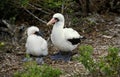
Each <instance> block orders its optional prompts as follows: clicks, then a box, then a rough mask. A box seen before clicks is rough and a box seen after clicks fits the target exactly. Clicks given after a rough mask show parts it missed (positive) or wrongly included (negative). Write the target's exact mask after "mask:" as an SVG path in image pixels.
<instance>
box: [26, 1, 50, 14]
mask: <svg viewBox="0 0 120 77" xmlns="http://www.w3.org/2000/svg"><path fill="white" fill-rule="evenodd" d="M28 5H30V6H31V7H33V8H35V9H37V10H40V11H41V12H44V13H46V14H50V13H49V12H47V11H44V10H42V9H41V8H38V7H36V6H34V5H32V4H30V3H28Z"/></svg>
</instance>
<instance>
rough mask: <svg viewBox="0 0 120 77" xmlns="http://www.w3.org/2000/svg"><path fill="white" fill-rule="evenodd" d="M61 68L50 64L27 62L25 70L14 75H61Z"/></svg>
mask: <svg viewBox="0 0 120 77" xmlns="http://www.w3.org/2000/svg"><path fill="white" fill-rule="evenodd" d="M61 73H62V72H61V70H59V69H55V68H53V67H51V66H48V65H42V66H39V65H37V64H36V63H35V62H28V63H26V64H25V70H23V71H21V72H16V73H15V74H14V77H59V76H60V74H61Z"/></svg>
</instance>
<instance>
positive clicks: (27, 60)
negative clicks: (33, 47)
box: [22, 57, 33, 62]
mask: <svg viewBox="0 0 120 77" xmlns="http://www.w3.org/2000/svg"><path fill="white" fill-rule="evenodd" d="M32 60H33V58H27V57H25V58H24V59H23V60H22V61H23V62H29V61H32Z"/></svg>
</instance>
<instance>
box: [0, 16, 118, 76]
mask: <svg viewBox="0 0 120 77" xmlns="http://www.w3.org/2000/svg"><path fill="white" fill-rule="evenodd" d="M86 19H87V20H89V21H90V22H94V24H92V23H88V22H87V23H86V20H85V21H83V22H82V24H81V23H79V22H78V24H79V25H80V24H81V25H80V26H70V27H72V28H74V29H75V30H77V31H78V32H79V33H80V34H81V35H84V36H85V37H86V39H83V40H82V42H81V43H80V45H79V46H81V45H92V46H93V48H94V53H93V57H94V58H95V59H97V58H99V57H100V56H105V55H107V49H108V47H110V46H115V47H118V48H120V16H119V15H99V16H98V15H95V16H92V17H89V18H86ZM90 19H91V20H90ZM38 27H39V28H40V29H41V30H43V32H44V34H45V37H44V38H45V39H47V40H48V38H49V36H50V32H51V29H52V27H46V25H42V26H40V25H38ZM21 35H22V34H21ZM0 36H1V35H0ZM14 37H17V38H18V36H14ZM25 41H26V37H25V36H24V35H22V38H21V39H17V40H14V39H11V37H7V35H6V36H1V37H0V42H4V44H5V45H4V46H2V47H1V49H0V77H12V76H13V74H14V73H15V72H16V71H20V70H21V69H23V62H22V59H23V58H24V57H25ZM48 44H49V55H48V56H47V57H46V58H45V63H46V64H48V65H51V66H53V67H54V68H60V69H61V70H63V71H64V72H65V73H64V74H63V75H61V77H72V76H73V75H74V74H82V73H83V74H85V73H87V70H86V69H85V68H84V66H83V65H82V64H81V63H80V62H78V61H74V60H71V61H70V62H63V61H52V60H51V59H50V58H49V57H50V55H51V54H53V53H55V52H56V51H57V48H55V47H54V46H53V45H52V44H51V42H50V41H49V42H48ZM79 46H78V48H79ZM78 48H76V49H75V50H74V52H77V54H76V55H74V56H77V55H78V52H79V50H78ZM74 56H73V57H74Z"/></svg>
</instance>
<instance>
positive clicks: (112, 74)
mask: <svg viewBox="0 0 120 77" xmlns="http://www.w3.org/2000/svg"><path fill="white" fill-rule="evenodd" d="M79 50H80V56H79V57H77V58H76V60H78V61H80V62H81V63H82V64H83V65H84V66H85V68H86V69H88V70H89V72H90V73H89V74H90V75H91V76H95V77H98V76H99V77H100V76H101V77H102V76H105V77H116V76H119V75H120V68H119V67H120V56H119V55H118V53H119V49H118V48H116V47H109V48H108V55H107V56H105V57H101V58H100V59H99V60H98V61H96V60H94V58H92V53H93V47H92V46H90V45H87V46H81V47H80V48H79Z"/></svg>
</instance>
